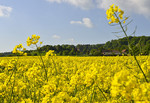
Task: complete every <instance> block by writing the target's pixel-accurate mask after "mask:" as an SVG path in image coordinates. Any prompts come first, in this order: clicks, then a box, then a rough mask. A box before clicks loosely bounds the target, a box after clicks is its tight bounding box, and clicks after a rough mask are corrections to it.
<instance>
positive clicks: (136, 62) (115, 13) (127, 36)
mask: <svg viewBox="0 0 150 103" xmlns="http://www.w3.org/2000/svg"><path fill="white" fill-rule="evenodd" d="M114 14H115V16H116V17H117V19H118V20H119V17H118V16H117V14H116V13H114ZM119 25H120V27H121V29H122V31H123V32H124V34H125V36H126V38H127V41H128V45H129V49H130V50H131V52H132V54H133V57H134V59H135V61H136V63H137V65H138V67H139V69H140V70H141V72H142V74H143V76H144V78H145V81H146V82H147V83H148V82H149V81H148V79H147V77H146V75H145V73H144V72H143V70H142V68H141V66H140V64H139V62H138V60H137V58H136V56H135V52H134V51H133V48H132V47H131V43H130V40H129V37H128V35H127V33H126V31H125V30H124V28H123V26H122V23H121V22H120V20H119Z"/></svg>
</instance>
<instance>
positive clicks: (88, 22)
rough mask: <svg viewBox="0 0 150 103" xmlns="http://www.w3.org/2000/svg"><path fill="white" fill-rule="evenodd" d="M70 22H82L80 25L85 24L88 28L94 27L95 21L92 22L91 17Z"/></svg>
mask: <svg viewBox="0 0 150 103" xmlns="http://www.w3.org/2000/svg"><path fill="white" fill-rule="evenodd" d="M70 24H80V25H84V26H86V27H88V28H92V27H93V23H92V22H91V20H90V19H89V18H83V19H82V21H70Z"/></svg>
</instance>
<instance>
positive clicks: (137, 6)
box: [96, 0, 150, 17]
mask: <svg viewBox="0 0 150 103" xmlns="http://www.w3.org/2000/svg"><path fill="white" fill-rule="evenodd" d="M96 1H97V6H98V8H103V9H105V10H106V9H108V7H109V6H110V5H112V4H115V5H118V6H119V7H120V8H121V9H123V10H125V11H127V12H130V13H136V14H140V15H144V16H145V17H150V0H126V1H125V0H96Z"/></svg>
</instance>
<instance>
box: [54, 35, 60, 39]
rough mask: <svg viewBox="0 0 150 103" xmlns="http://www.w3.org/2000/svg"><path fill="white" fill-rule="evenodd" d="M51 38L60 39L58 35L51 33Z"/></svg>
mask: <svg viewBox="0 0 150 103" xmlns="http://www.w3.org/2000/svg"><path fill="white" fill-rule="evenodd" d="M52 38H54V39H60V38H61V37H60V36H58V35H53V36H52Z"/></svg>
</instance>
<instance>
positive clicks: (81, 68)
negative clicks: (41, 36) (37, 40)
mask: <svg viewBox="0 0 150 103" xmlns="http://www.w3.org/2000/svg"><path fill="white" fill-rule="evenodd" d="M39 58H40V57H39V56H34V57H33V56H23V57H19V59H18V57H4V58H2V57H1V58H0V68H1V69H0V102H1V103H8V102H12V103H32V102H34V103H37V102H42V103H64V102H66V103H67V102H68V103H96V102H97V103H99V102H114V103H118V102H141V101H145V102H146V101H147V102H148V101H149V100H150V88H149V87H150V83H147V82H145V79H144V77H143V75H142V73H141V71H140V70H139V69H138V66H137V65H136V62H135V60H134V58H133V57H132V56H116V57H111V56H110V57H69V56H68V57H66V56H49V57H48V58H47V57H46V56H42V59H43V61H44V65H45V69H46V72H47V79H46V78H45V70H44V69H42V68H43V64H42V63H41V61H40V59H39ZM137 58H138V60H139V62H140V65H141V67H142V69H143V70H144V73H145V74H146V76H147V77H148V80H149V79H150V62H149V61H150V57H149V56H138V57H137Z"/></svg>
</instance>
